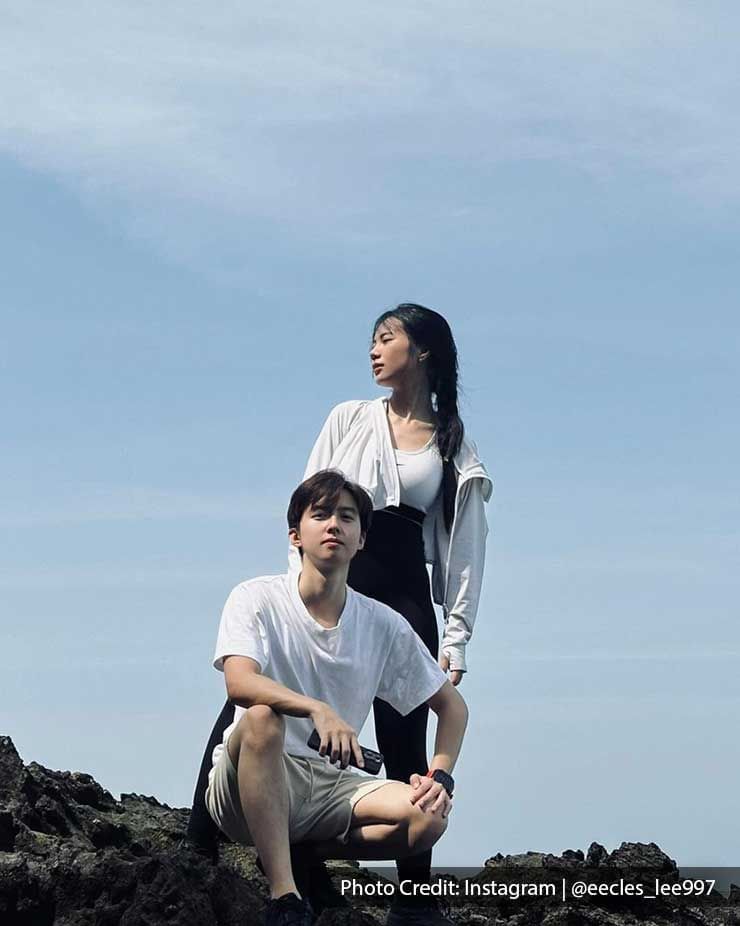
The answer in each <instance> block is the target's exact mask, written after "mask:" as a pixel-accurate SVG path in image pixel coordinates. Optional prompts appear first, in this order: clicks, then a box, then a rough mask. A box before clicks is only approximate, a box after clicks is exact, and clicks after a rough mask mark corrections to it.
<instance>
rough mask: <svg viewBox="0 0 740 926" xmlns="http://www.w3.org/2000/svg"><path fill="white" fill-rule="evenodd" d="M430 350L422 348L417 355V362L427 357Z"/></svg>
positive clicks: (421, 361)
mask: <svg viewBox="0 0 740 926" xmlns="http://www.w3.org/2000/svg"><path fill="white" fill-rule="evenodd" d="M429 354H430V351H428V350H423V351H421V352H420V353H419V356H418V357H417V358H416V359H417V360H418V361H419V363H424V361H425V360H426V359H427V358H428V357H429Z"/></svg>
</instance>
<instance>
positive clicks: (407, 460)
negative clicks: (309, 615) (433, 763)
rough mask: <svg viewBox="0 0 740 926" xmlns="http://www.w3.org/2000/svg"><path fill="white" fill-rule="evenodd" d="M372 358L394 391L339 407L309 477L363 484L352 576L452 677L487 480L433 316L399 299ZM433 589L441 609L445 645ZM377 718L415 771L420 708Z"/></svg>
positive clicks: (414, 869) (399, 766) (426, 865)
mask: <svg viewBox="0 0 740 926" xmlns="http://www.w3.org/2000/svg"><path fill="white" fill-rule="evenodd" d="M370 362H371V365H372V371H373V376H374V379H375V382H376V384H377V385H379V386H383V387H386V388H390V389H391V394H390V396H389V397H387V398H386V397H383V398H377V399H373V400H367V401H350V402H343V403H341V404H340V405H337V406H336V407H335V408H334V409H333V410H332V411H331V413H330V414H329V417H328V419H327V420H326V423H325V424H324V427H323V428H322V430H321V433H320V434H319V437H318V439H317V441H316V444H315V445H314V448H313V450H312V452H311V455H310V457H309V460H308V465H307V467H306V472H305V477H308V476H310V475H312V474H313V473H315V472H317V471H318V470H320V469H327V468H335V469H339V470H341V471H342V472H343V473H344V474H345V475H346V476H347V478H348V479H351V480H353V481H355V482H358V483H359V484H360V485H362V486H363V487H364V488H365V489H366V490H367V491H368V492H369V494H370V496H371V497H372V500H373V508H374V509H375V514H374V516H373V522H372V525H371V528H370V531H369V533H368V536H367V539H366V542H365V548H364V549H363V550H362V551H360V552H359V553H358V554H357V555H356V556H355V558H354V560H353V561H352V565H351V567H350V573H349V577H348V583H349V585H350V586H351V587H352V588H354V589H355V590H356V591H359V592H361V593H362V594H365V595H368V596H369V597H371V598H376V599H378V600H380V601H382V602H384V603H386V604H388V605H390V606H391V607H392V608H394V609H395V610H396V611H398V612H400V613H401V614H402V615H403V616H404V617H405V618H406V620H408V621H409V623H410V624H411V626H412V627H413V628H414V630H416V632H417V633H418V635H419V636H420V637H421V639H422V640H423V642H424V643H425V645H426V646H427V647H428V648H429V650H430V651H431V653H432V655H433V656H434V657H435V658H437V657H438V658H439V662H440V665H441V666H442V668H443V669H444V670H445V671H448V672H449V673H450V680H451V681H452V683H453V684H454V685H458V684H459V683H460V681H461V680H462V676H463V673H464V672H465V671H466V668H467V667H466V659H465V648H466V645H467V643H468V640H469V639H470V636H471V633H472V629H473V623H474V621H475V615H476V610H477V606H478V598H479V595H480V588H481V581H482V578H483V565H484V558H485V541H486V534H487V525H486V518H485V510H484V503H485V502H486V501H488V499H489V498H490V495H491V480H490V478H489V477H488V474H487V472H486V470H485V468H484V467H483V464H482V463H481V461H480V459H479V457H478V454H477V450H476V448H475V446H474V444H472V442H470V441H469V440H467V439H466V437H465V435H464V429H463V423H462V421H461V419H460V416H459V413H458V407H457V381H458V364H457V349H456V346H455V342H454V339H453V337H452V332H451V331H450V327H449V325H448V324H447V322H446V321H445V319H444V318H443V317H442V316H441V315H439V314H438V313H437V312H434V311H432V310H431V309H427V308H424V307H423V306H420V305H415V304H413V303H404V304H402V305H399V306H397V307H396V308H395V309H392V310H390V311H388V312H384V313H383V314H382V315H381V316H380V317H379V318H378V319H377V321H376V322H375V325H374V327H373V336H372V344H371V348H370ZM427 562H430V563H432V585H431V593H432V594H431V595H430V586H429V578H428V574H427V570H426V563H427ZM293 565H294V566H295V565H296V564H295V561H294V563H293ZM432 596H433V598H434V601H436V602H437V604H440V605H441V606H442V609H443V614H444V621H445V626H444V634H443V638H442V645H441V652H438V650H439V641H438V632H437V622H436V616H435V613H434V607H433V604H432ZM232 714H233V708H232V709H231V710H227V709H225V710H224V711H223V712H222V715H221V717H220V718H219V721H218V722H217V724H216V727H215V728H214V731H213V734H212V736H211V742H210V743H209V748H208V749H207V754H206V756H204V768H205V770H206V776H207V771H208V769H209V768H210V752H211V750H212V748H213V746H214V745H216V744H217V743H218V742H220V739H221V733H222V732H223V729H224V728H225V727H226V726H228V724H229V723H230V722H231V715H232ZM374 715H375V730H376V736H377V740H378V748H379V749H380V751H381V752H382V753H383V755H384V757H385V768H386V774H387V775H388V776H389V777H391V778H397V779H399V780H401V781H408V780H409V777H410V776H411V774H413V773H414V772H419V773H422V774H423V773H424V772H426V770H427V753H426V727H427V715H428V711H427V709H426V707H421V708H417V710H415V711H413V712H412V713H411V714H410V715H408V716H407V717H402V716H401V715H400V714H398V713H397V712H396V711H395V710H393V708H391V707H390V705H388V704H387V703H386V702H384V701H380V700H377V701H376V702H375V705H374ZM219 726H220V730H219ZM201 779H203V774H202V773H201ZM201 787H202V790H203V792H205V783H204V782H202V781H201V780H199V786H198V788H196V794H195V798H194V805H193V816H192V817H191V826H190V833H191V837H192V838H194V839H195V840H196V841H199V840H200V841H203V839H202V837H203V836H204V835H205V833H206V832H207V826H208V822H209V821H210V818H208V820H206V819H204V818H203V812H202V811H201V809H200V805H202V797H199V790H200V789H201ZM430 867H431V852H429V853H424V855H422V856H415V857H414V858H412V859H407V860H405V861H404V862H402V863H399V866H398V869H399V878H409V879H413V880H414V881H424V880H428V878H429V872H430ZM417 912H418V915H419V916H420V917H423V919H420V920H419V921H420V922H422V921H423V922H425V923H434V922H435V921H436V922H440V923H442V922H444V920H443V919H442V918H441V917H439V916H438V915H435V913H434V911H432V910H429V909H428V908H426V909H424V910H419V911H417ZM412 916H413V914H412V912H411V911H410V910H393V909H392V910H391V913H390V914H389V919H388V922H389V923H395V922H401V921H403V922H412V921H413V920H412V919H411V918H410V917H412Z"/></svg>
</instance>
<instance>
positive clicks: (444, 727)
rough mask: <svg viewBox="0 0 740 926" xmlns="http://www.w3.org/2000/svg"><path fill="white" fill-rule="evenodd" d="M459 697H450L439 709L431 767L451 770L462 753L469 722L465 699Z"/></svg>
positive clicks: (446, 770)
mask: <svg viewBox="0 0 740 926" xmlns="http://www.w3.org/2000/svg"><path fill="white" fill-rule="evenodd" d="M453 692H454V694H455V695H457V697H454V698H448V699H446V700H445V701H444V703H443V704H440V705H439V708H438V709H437V711H436V713H437V735H436V737H435V740H434V757H433V758H432V761H431V762H430V764H429V767H430V768H433V769H437V768H440V769H442V771H445V772H451V771H452V769H453V768H454V767H455V762H457V757H458V755H459V754H460V747H461V746H462V741H463V737H464V736H465V727H466V726H467V723H468V708H467V706H466V704H465V701H463V699H462V698H461V697H460V696H459V695H458V693H457V692H456V691H454V689H453Z"/></svg>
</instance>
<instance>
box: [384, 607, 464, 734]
mask: <svg viewBox="0 0 740 926" xmlns="http://www.w3.org/2000/svg"><path fill="white" fill-rule="evenodd" d="M389 617H390V618H392V628H393V629H394V630H395V633H394V634H393V635H392V637H391V643H390V646H389V649H388V658H387V659H386V661H385V666H384V667H383V674H382V675H381V677H380V684H379V685H378V690H377V696H378V697H379V698H381V699H382V700H383V701H387V702H388V703H389V704H390V705H391V707H395V709H396V710H397V711H398V712H399V713H400V714H403V715H404V717H405V716H406V714H410V713H411V711H413V710H414V708H415V707H418V706H419V705H420V704H423V703H424V702H425V701H428V700H429V698H431V696H432V695H433V694H436V692H438V691H439V689H440V688H441V687H442V685H444V683H445V681H446V680H447V676H446V675H445V673H444V672H443V671H442V670H441V669H440V667H439V665H438V664H437V662H436V661H435V660H434V659H433V658H432V656H431V654H430V652H429V650H428V649H427V648H426V646H424V644H423V643H422V642H421V639H420V638H419V636H418V634H417V633H416V631H415V630H413V628H412V627H411V625H410V624H409V623H408V622H407V621H406V619H405V618H403V617H401V615H400V614H397V613H396V612H395V611H393V612H391V614H390V615H389Z"/></svg>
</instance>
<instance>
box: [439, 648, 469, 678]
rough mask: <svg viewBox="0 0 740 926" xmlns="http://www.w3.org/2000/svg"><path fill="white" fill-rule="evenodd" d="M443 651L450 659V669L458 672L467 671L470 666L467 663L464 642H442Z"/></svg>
mask: <svg viewBox="0 0 740 926" xmlns="http://www.w3.org/2000/svg"><path fill="white" fill-rule="evenodd" d="M442 652H443V653H444V654H445V656H446V657H447V658H448V659H449V661H450V666H449V667H450V669H454V670H456V671H458V672H467V671H468V667H467V665H466V663H465V645H464V644H462V643H448V644H445V643H444V641H443V642H442Z"/></svg>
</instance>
